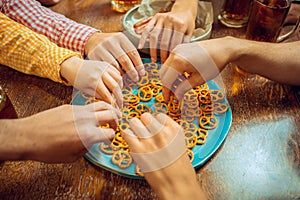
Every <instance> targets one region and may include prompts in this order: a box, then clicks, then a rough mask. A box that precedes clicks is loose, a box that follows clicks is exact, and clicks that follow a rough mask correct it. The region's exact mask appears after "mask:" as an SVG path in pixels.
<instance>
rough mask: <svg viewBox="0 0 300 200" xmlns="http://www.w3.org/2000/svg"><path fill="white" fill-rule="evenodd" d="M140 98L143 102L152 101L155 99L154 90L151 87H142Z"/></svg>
mask: <svg viewBox="0 0 300 200" xmlns="http://www.w3.org/2000/svg"><path fill="white" fill-rule="evenodd" d="M138 97H139V98H140V100H142V101H146V102H147V101H150V100H151V99H152V97H153V94H152V90H151V88H150V87H149V86H142V87H140V89H139V90H138Z"/></svg>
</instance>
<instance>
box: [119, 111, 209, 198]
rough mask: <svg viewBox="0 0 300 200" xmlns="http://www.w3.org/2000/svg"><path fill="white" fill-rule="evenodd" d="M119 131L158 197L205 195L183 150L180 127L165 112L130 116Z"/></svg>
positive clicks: (183, 143) (196, 196)
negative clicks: (139, 116)
mask: <svg viewBox="0 0 300 200" xmlns="http://www.w3.org/2000/svg"><path fill="white" fill-rule="evenodd" d="M129 123H130V128H131V130H127V131H125V133H122V136H123V137H124V139H125V140H126V142H127V143H128V145H129V148H130V153H131V155H132V157H133V159H134V161H135V162H136V163H137V165H138V166H139V167H140V168H141V171H142V172H143V173H144V175H145V178H146V180H147V181H148V183H149V184H150V185H151V187H152V188H153V189H154V191H155V192H156V193H157V194H158V196H159V197H160V198H161V199H205V195H204V193H203V192H202V190H201V188H200V187H199V185H198V182H197V178H196V173H195V171H194V169H193V167H192V165H191V163H190V161H189V158H188V155H187V153H186V145H185V142H184V137H183V130H182V129H181V127H180V126H179V124H177V123H176V122H175V121H173V120H172V119H171V118H169V117H168V116H167V115H165V114H158V115H156V116H155V117H154V116H152V115H151V114H149V113H145V114H143V115H142V116H141V120H139V119H137V118H133V119H132V120H131V121H130V122H129Z"/></svg>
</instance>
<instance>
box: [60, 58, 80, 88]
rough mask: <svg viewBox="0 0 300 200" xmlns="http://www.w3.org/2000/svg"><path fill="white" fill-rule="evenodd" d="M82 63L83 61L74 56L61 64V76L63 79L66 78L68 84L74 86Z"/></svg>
mask: <svg viewBox="0 0 300 200" xmlns="http://www.w3.org/2000/svg"><path fill="white" fill-rule="evenodd" d="M82 62H83V60H82V59H80V58H79V57H77V56H73V57H70V58H68V59H66V60H65V61H64V62H63V63H61V65H60V74H61V76H62V78H64V79H65V80H66V81H67V83H69V84H71V85H73V86H74V83H75V79H76V76H77V72H78V71H79V69H80V67H81V65H82Z"/></svg>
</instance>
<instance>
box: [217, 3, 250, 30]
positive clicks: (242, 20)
mask: <svg viewBox="0 0 300 200" xmlns="http://www.w3.org/2000/svg"><path fill="white" fill-rule="evenodd" d="M251 5H252V0H225V2H224V5H223V8H222V9H221V12H220V14H219V16H218V19H219V20H220V22H221V23H222V24H224V25H225V26H228V27H231V28H241V27H243V26H245V25H246V24H247V22H248V18H249V14H250V10H251Z"/></svg>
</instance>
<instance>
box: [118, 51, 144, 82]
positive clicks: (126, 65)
mask: <svg viewBox="0 0 300 200" xmlns="http://www.w3.org/2000/svg"><path fill="white" fill-rule="evenodd" d="M117 61H118V62H119V63H120V65H121V66H122V69H123V70H124V71H126V73H127V74H128V76H129V78H130V79H132V80H133V81H135V82H137V81H138V80H139V75H138V72H137V71H136V69H135V67H134V66H133V63H132V62H131V60H130V58H129V57H128V55H127V54H124V55H122V56H121V57H119V58H118V59H117Z"/></svg>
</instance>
